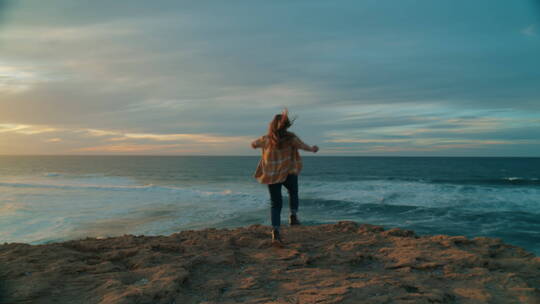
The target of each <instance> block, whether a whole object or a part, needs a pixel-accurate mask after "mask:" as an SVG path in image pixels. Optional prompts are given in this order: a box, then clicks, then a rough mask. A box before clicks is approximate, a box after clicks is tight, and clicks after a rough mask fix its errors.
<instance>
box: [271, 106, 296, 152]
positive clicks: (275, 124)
mask: <svg viewBox="0 0 540 304" xmlns="http://www.w3.org/2000/svg"><path fill="white" fill-rule="evenodd" d="M295 119H296V118H294V119H293V120H292V121H291V120H290V119H289V110H287V108H285V109H284V110H283V111H282V112H281V114H277V115H276V116H274V119H272V121H271V122H270V124H269V125H268V139H269V144H270V147H277V148H278V149H281V148H282V147H283V146H284V145H285V144H286V143H289V142H290V141H291V139H293V138H294V136H295V135H294V133H291V132H289V131H287V129H288V128H289V127H291V126H292V123H293V122H294V120H295Z"/></svg>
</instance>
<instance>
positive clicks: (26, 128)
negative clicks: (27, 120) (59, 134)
mask: <svg viewBox="0 0 540 304" xmlns="http://www.w3.org/2000/svg"><path fill="white" fill-rule="evenodd" d="M57 130H58V129H56V128H51V127H47V126H31V125H22V124H0V133H18V134H25V135H33V134H41V133H47V132H55V131H57Z"/></svg>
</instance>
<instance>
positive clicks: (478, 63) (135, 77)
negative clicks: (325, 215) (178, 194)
mask: <svg viewBox="0 0 540 304" xmlns="http://www.w3.org/2000/svg"><path fill="white" fill-rule="evenodd" d="M0 3H1V2H0ZM485 4H486V3H483V4H482V3H480V4H479V3H477V2H474V3H473V2H471V3H467V4H463V5H465V6H463V5H456V4H453V3H441V2H440V3H434V2H430V1H421V2H419V3H418V5H415V6H410V5H407V4H398V5H397V6H396V4H390V3H377V4H376V5H375V4H374V2H369V1H368V2H358V1H346V2H344V3H340V4H339V5H338V4H335V3H332V2H328V1H316V0H314V1H298V2H294V3H292V2H283V3H282V2H265V3H262V2H250V1H246V2H242V3H241V4H239V3H237V4H231V3H222V2H212V3H206V2H183V1H180V2H177V1H163V2H162V3H161V4H160V5H159V6H156V5H155V4H152V3H150V2H148V1H133V2H131V3H130V5H129V6H127V5H125V4H121V3H120V2H118V3H117V2H110V1H90V2H88V1H82V2H81V1H79V2H72V1H63V0H55V1H53V2H50V3H47V4H45V3H40V2H34V3H32V2H20V3H18V4H17V5H13V6H12V7H10V9H9V10H8V11H7V12H6V13H5V17H7V18H5V20H6V22H4V23H3V24H2V29H1V31H0V39H1V40H2V62H1V65H0V93H2V94H0V123H3V124H16V125H27V126H49V127H50V128H54V129H55V130H56V131H55V132H56V133H55V132H52V131H50V132H48V134H47V136H48V137H47V138H60V139H62V141H59V142H55V145H51V146H56V147H55V148H54V149H57V150H54V151H59V152H63V153H70V152H69V151H78V152H77V153H79V152H80V151H81V150H77V149H92V147H94V148H95V149H94V150H86V152H92V153H94V152H96V153H97V152H98V150H99V147H102V150H103V151H109V152H114V151H118V153H120V151H121V150H122V149H123V148H122V147H124V151H128V152H129V153H136V152H137V151H138V152H141V153H143V152H146V151H152V153H154V152H159V148H157V147H160V146H161V149H163V151H167V153H169V152H170V151H173V150H174V149H188V148H186V147H173V146H166V145H169V144H171V145H172V144H176V143H178V142H190V144H192V145H193V146H192V147H190V148H189V149H192V150H190V151H204V148H203V145H206V147H207V148H208V150H212V147H213V145H223V146H224V147H227V148H226V151H227V153H234V152H233V151H236V153H241V154H244V153H251V152H245V151H244V150H243V148H241V147H242V146H241V142H243V141H249V138H250V137H251V136H257V135H258V134H262V133H264V132H266V126H267V123H268V122H269V120H270V119H271V117H272V116H273V115H274V114H275V113H277V112H279V111H280V109H281V107H283V106H288V107H289V108H290V109H291V111H292V112H293V113H296V114H299V116H300V118H299V119H298V120H297V121H296V123H295V127H294V128H296V129H295V131H298V132H297V133H299V134H301V135H302V136H303V138H304V139H306V141H308V142H313V143H317V142H320V141H324V144H325V145H327V148H328V149H330V148H332V147H333V145H335V146H337V144H341V143H343V144H345V141H346V140H350V141H356V144H358V145H360V144H371V145H375V144H379V145H382V144H384V145H386V146H389V145H397V144H400V143H405V142H406V141H408V140H410V138H435V139H441V138H442V139H456V138H457V139H460V138H461V139H467V140H469V139H471V140H472V139H478V140H483V139H485V138H481V137H482V136H486V137H487V138H488V139H497V140H507V139H509V138H511V137H512V134H514V135H519V137H527V138H529V137H534V136H532V135H527V132H526V130H527V129H529V130H536V124H535V123H533V122H530V116H535V115H536V117H538V115H539V112H540V103H539V102H538V100H539V98H540V95H539V93H538V89H537V86H538V84H537V82H538V81H537V79H538V63H539V61H538V53H539V52H540V49H539V47H540V46H539V45H537V44H535V41H534V39H522V38H523V37H520V35H516V29H521V28H523V24H531V25H530V26H528V27H526V28H525V29H523V30H522V34H523V35H528V34H531V33H532V34H536V30H537V29H536V28H535V26H534V24H536V23H533V22H535V21H533V20H531V19H530V18H529V17H528V13H529V12H528V11H527V10H526V9H524V8H523V6H521V5H517V4H513V5H508V4H506V3H504V2H498V1H495V3H490V8H491V10H492V11H493V13H492V14H484V9H485ZM502 14H504V15H508V16H511V17H509V18H505V19H504V20H501V19H500V18H498V17H497V16H500V15H502ZM276 16H279V22H276ZM529 20H530V21H529ZM524 22H525V23H524ZM467 115H469V116H470V117H471V118H466V117H465V118H463V117H464V116H467ZM519 121H523V123H521V124H520V123H519ZM36 128H37V127H36ZM29 130H30V129H27V130H26V132H28V131H29ZM36 130H37V129H36ZM69 130H75V131H69ZM92 130H93V131H92ZM77 132H79V133H77ZM513 132H516V133H513ZM8 133H9V134H11V135H10V136H12V135H13V136H14V135H19V136H21V137H20V138H19V139H18V141H17V140H16V139H15V138H14V137H10V142H13V145H15V143H17V142H19V143H20V142H23V141H25V143H28V140H29V137H28V138H24V137H25V136H27V135H25V134H23V133H20V132H19V133H14V132H8ZM8 133H6V132H4V133H2V134H4V135H5V136H7V134H8ZM531 133H532V132H531ZM76 134H78V135H80V136H82V138H84V140H86V141H87V142H84V141H82V140H80V139H77V138H76ZM533 139H534V138H533ZM384 140H390V142H384ZM392 141H393V142H392ZM400 141H401V142H400ZM40 142H43V140H40ZM227 142H235V143H237V147H236V150H234V149H235V147H232V146H227V145H226V143H227ZM352 144H353V143H352V142H351V145H352ZM4 145H7V144H4ZM143 145H146V146H143ZM195 145H198V146H195ZM199 145H200V146H199ZM524 145H526V144H524ZM144 147H146V148H144ZM152 147H153V148H152ZM8 148H9V147H7V146H4V149H8ZM349 148H350V149H351V151H353V150H354V147H349ZM416 148H419V147H416ZM462 148H463V149H464V150H467V149H469V148H467V147H465V146H463V147H462ZM13 149H15V148H13ZM13 149H12V150H13ZM48 149H53V148H51V147H49V146H46V147H45V146H43V147H42V148H41V149H40V148H39V147H38V146H36V151H42V150H43V151H49V152H51V151H53V150H48ZM62 149H64V150H62ZM145 149H146V150H145ZM393 149H394V148H393ZM411 149H412V148H411ZM178 151H180V150H178ZM182 151H187V150H182ZM328 151H330V150H328ZM336 151H338V150H336ZM321 152H323V151H321ZM51 153H52V152H51ZM115 153H116V152H115ZM171 153H172V152H171ZM216 153H217V152H216ZM323 153H324V152H323ZM336 153H337V152H336ZM344 153H345V152H344ZM531 153H533V152H531Z"/></svg>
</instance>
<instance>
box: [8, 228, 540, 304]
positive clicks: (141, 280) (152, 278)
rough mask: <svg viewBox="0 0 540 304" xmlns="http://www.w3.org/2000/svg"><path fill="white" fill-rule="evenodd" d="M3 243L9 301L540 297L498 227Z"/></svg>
mask: <svg viewBox="0 0 540 304" xmlns="http://www.w3.org/2000/svg"><path fill="white" fill-rule="evenodd" d="M282 236H283V239H284V241H285V246H284V247H283V248H280V247H277V246H272V244H271V242H270V228H269V227H268V226H261V225H253V226H249V227H242V228H237V229H206V230H200V231H182V232H179V233H175V234H172V235H170V236H133V235H124V236H122V237H114V238H106V239H94V238H88V239H84V240H76V241H67V242H63V243H54V244H47V245H27V244H19V243H11V244H4V245H0V303H177V304H180V303H540V258H539V257H536V256H535V255H534V254H532V253H530V252H527V251H525V250H524V249H522V248H519V247H516V246H512V245H508V244H505V243H503V242H501V240H500V239H492V238H485V237H477V238H474V239H467V238H466V237H463V236H446V235H432V236H417V235H415V233H414V232H413V231H410V230H401V229H397V228H394V229H389V230H385V229H383V227H381V226H374V225H369V224H357V223H354V222H339V223H337V224H327V225H318V226H299V227H283V228H282Z"/></svg>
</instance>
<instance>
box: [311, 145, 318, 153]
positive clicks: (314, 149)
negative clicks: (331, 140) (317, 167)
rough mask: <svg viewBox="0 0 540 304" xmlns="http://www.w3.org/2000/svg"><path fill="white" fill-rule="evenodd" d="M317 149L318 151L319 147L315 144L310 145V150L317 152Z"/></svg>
mask: <svg viewBox="0 0 540 304" xmlns="http://www.w3.org/2000/svg"><path fill="white" fill-rule="evenodd" d="M317 151H319V147H317V146H313V147H311V152H313V153H317Z"/></svg>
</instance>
